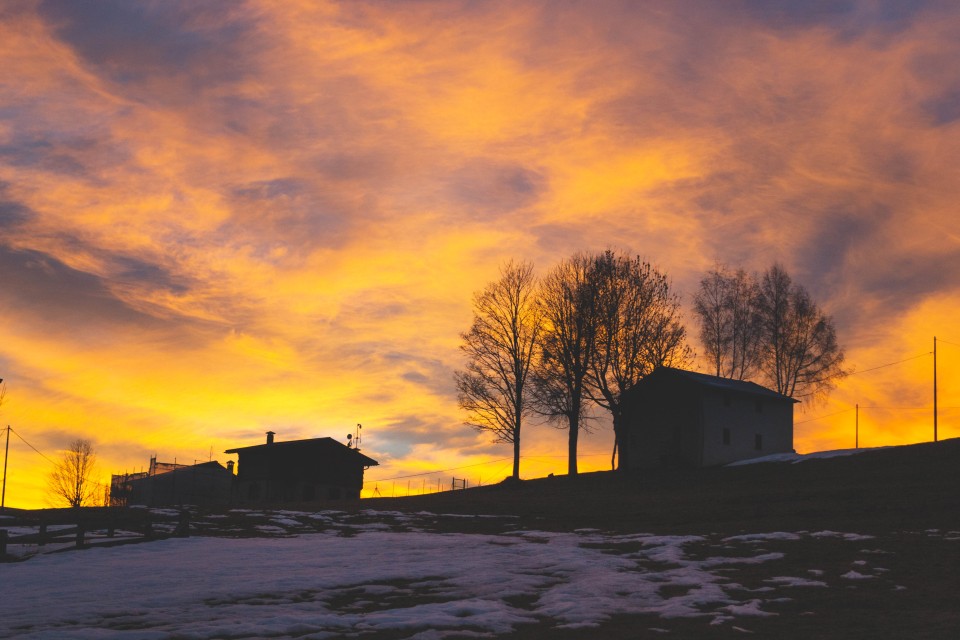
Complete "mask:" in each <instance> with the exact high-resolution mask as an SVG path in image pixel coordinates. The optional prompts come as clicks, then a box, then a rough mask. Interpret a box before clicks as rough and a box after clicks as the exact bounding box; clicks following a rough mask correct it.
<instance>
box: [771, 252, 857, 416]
mask: <svg viewBox="0 0 960 640" xmlns="http://www.w3.org/2000/svg"><path fill="white" fill-rule="evenodd" d="M759 309H760V316H761V318H762V322H763V343H762V344H763V349H764V351H763V353H762V354H761V357H762V365H761V369H762V372H763V374H764V376H765V378H766V380H767V382H768V383H769V384H770V385H771V387H772V388H773V389H775V390H776V391H777V392H779V393H782V394H784V395H787V396H790V397H792V398H798V397H799V398H803V397H813V398H816V397H822V396H823V395H825V394H826V393H829V391H830V390H831V389H832V388H833V387H834V386H835V385H836V382H837V381H838V380H840V379H842V378H843V377H845V376H846V375H847V371H846V370H845V369H844V368H843V362H844V354H843V350H842V349H841V348H840V345H839V343H838V342H837V333H836V329H834V326H833V320H832V319H831V318H830V317H829V316H827V315H826V314H824V313H823V312H822V311H821V310H820V308H819V307H818V306H817V304H816V303H815V302H814V301H813V299H812V298H811V297H810V294H809V293H808V292H807V290H806V289H805V288H803V287H802V286H800V285H798V284H794V283H793V281H792V280H791V278H790V276H789V275H788V274H787V272H786V270H785V269H784V268H783V267H782V266H781V265H779V264H775V265H773V266H772V267H770V269H768V270H767V271H766V272H765V273H764V274H763V278H762V280H761V283H760V295H759Z"/></svg>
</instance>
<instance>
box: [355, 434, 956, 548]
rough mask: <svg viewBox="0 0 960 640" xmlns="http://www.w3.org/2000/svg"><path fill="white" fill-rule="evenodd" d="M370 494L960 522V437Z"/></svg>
mask: <svg viewBox="0 0 960 640" xmlns="http://www.w3.org/2000/svg"><path fill="white" fill-rule="evenodd" d="M363 504H364V505H365V506H367V507H370V508H374V509H399V510H419V509H423V510H430V511H442V512H451V513H490V514H513V515H517V516H520V517H522V518H524V519H531V520H532V521H535V522H536V523H537V526H538V527H540V528H549V529H556V530H569V529H575V528H581V527H596V528H602V529H609V530H613V531H621V532H633V531H650V532H655V533H678V532H682V533H708V532H737V531H741V530H751V531H773V530H799V529H808V530H809V529H822V528H831V529H851V530H860V531H893V530H899V529H931V528H940V529H952V530H960V438H957V439H952V440H945V441H941V442H938V443H927V444H917V445H910V446H901V447H889V448H883V449H873V450H869V451H865V452H863V453H858V454H856V455H851V456H844V457H836V458H827V459H812V460H804V461H802V462H799V463H786V462H771V463H761V464H752V465H745V466H740V467H720V468H710V469H687V470H650V471H637V472H631V473H626V474H624V473H615V472H595V473H585V474H580V475H579V476H576V477H569V476H557V477H552V478H542V479H537V480H527V481H523V482H520V483H509V482H505V483H501V484H498V485H491V486H488V487H478V488H473V489H467V490H465V491H457V492H445V493H439V494H431V495H426V496H413V497H404V498H374V499H367V500H364V501H363Z"/></svg>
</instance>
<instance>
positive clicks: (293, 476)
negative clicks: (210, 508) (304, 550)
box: [226, 431, 378, 503]
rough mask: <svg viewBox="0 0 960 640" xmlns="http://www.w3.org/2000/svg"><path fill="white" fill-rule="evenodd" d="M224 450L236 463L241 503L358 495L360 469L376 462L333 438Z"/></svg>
mask: <svg viewBox="0 0 960 640" xmlns="http://www.w3.org/2000/svg"><path fill="white" fill-rule="evenodd" d="M273 436H274V433H273V432H272V431H269V432H267V442H266V444H260V445H255V446H252V447H238V448H236V449H228V450H227V451H226V453H235V454H237V456H238V462H237V483H236V489H237V492H236V498H237V500H238V501H239V502H245V503H280V502H301V501H304V502H310V501H315V500H341V499H358V498H359V497H360V490H361V489H362V488H363V471H364V469H366V468H367V467H373V466H377V464H378V463H377V461H376V460H374V459H372V458H368V457H367V456H365V455H363V454H362V453H360V452H359V451H357V450H356V449H354V448H352V447H348V446H347V445H344V444H341V443H340V442H337V441H336V440H334V439H333V438H311V439H309V440H288V441H286V442H275V441H274V437H273Z"/></svg>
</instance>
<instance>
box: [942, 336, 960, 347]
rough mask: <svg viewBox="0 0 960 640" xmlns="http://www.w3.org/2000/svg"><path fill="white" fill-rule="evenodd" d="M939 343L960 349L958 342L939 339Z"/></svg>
mask: <svg viewBox="0 0 960 640" xmlns="http://www.w3.org/2000/svg"><path fill="white" fill-rule="evenodd" d="M937 342H943V343H944V344H949V345H953V346H954V347H960V344H957V343H956V342H950V341H949V340H944V339H943V338H937Z"/></svg>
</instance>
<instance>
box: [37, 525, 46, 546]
mask: <svg viewBox="0 0 960 640" xmlns="http://www.w3.org/2000/svg"><path fill="white" fill-rule="evenodd" d="M45 544H47V523H46V522H41V523H40V533H39V534H37V546H38V547H42V546H43V545H45Z"/></svg>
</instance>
